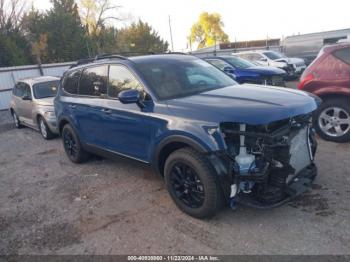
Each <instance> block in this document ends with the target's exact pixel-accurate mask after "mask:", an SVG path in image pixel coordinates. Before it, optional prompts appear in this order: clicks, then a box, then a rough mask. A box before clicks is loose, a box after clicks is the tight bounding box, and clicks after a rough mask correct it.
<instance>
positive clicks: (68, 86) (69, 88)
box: [63, 71, 81, 95]
mask: <svg viewBox="0 0 350 262" xmlns="http://www.w3.org/2000/svg"><path fill="white" fill-rule="evenodd" d="M80 75H81V72H80V71H73V72H71V73H69V74H68V75H67V76H66V77H65V79H64V81H63V89H64V91H66V92H67V93H69V94H73V95H76V94H78V84H79V79H80Z"/></svg>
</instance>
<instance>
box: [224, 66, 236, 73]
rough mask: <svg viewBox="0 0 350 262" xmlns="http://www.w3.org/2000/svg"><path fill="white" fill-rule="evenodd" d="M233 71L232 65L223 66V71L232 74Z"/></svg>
mask: <svg viewBox="0 0 350 262" xmlns="http://www.w3.org/2000/svg"><path fill="white" fill-rule="evenodd" d="M234 71H235V69H234V68H233V67H230V66H225V67H224V72H225V73H228V74H233V73H234Z"/></svg>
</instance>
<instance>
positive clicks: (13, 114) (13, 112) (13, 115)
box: [12, 110, 23, 128]
mask: <svg viewBox="0 0 350 262" xmlns="http://www.w3.org/2000/svg"><path fill="white" fill-rule="evenodd" d="M12 118H13V122H14V124H15V127H16V128H23V125H22V124H21V121H19V118H18V116H17V114H16V112H15V111H14V110H12Z"/></svg>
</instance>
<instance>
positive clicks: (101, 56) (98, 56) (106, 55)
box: [94, 54, 128, 61]
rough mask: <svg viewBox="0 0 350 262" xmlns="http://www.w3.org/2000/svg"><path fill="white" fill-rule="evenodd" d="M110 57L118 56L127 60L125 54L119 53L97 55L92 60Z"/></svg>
mask: <svg viewBox="0 0 350 262" xmlns="http://www.w3.org/2000/svg"><path fill="white" fill-rule="evenodd" d="M111 58H118V59H122V60H128V58H126V57H125V56H121V55H118V54H102V55H97V56H96V57H95V59H94V60H95V61H96V60H102V59H111Z"/></svg>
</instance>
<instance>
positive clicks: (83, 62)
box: [70, 58, 94, 68]
mask: <svg viewBox="0 0 350 262" xmlns="http://www.w3.org/2000/svg"><path fill="white" fill-rule="evenodd" d="M93 61H94V58H84V59H79V60H78V61H77V62H76V63H75V64H74V65H71V66H70V68H73V67H77V66H80V65H85V64H89V63H92V62H93Z"/></svg>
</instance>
